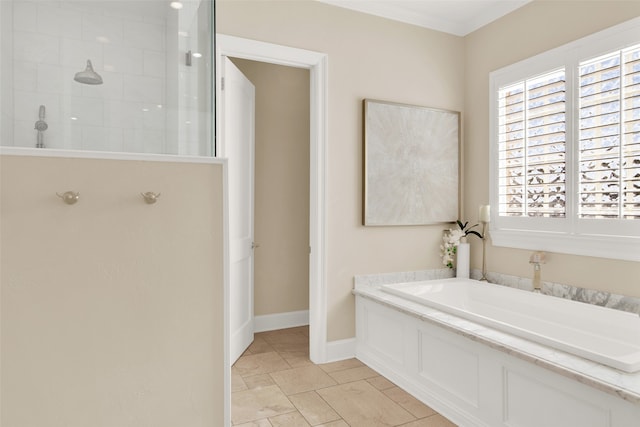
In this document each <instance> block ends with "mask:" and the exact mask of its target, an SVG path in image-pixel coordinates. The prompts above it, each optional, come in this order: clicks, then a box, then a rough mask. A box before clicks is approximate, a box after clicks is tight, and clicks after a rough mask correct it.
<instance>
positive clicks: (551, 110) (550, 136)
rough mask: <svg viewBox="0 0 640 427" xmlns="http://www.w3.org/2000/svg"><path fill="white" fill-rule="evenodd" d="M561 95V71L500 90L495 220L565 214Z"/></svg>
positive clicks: (563, 73)
mask: <svg viewBox="0 0 640 427" xmlns="http://www.w3.org/2000/svg"><path fill="white" fill-rule="evenodd" d="M565 92H566V83H565V72H564V70H557V71H553V72H551V73H547V74H544V75H542V76H538V77H535V78H532V79H528V80H524V81H521V82H517V83H515V84H512V85H509V86H507V87H504V88H501V89H500V91H499V95H498V108H499V112H498V127H499V129H498V146H499V148H498V156H499V173H498V180H499V185H498V186H499V189H498V204H499V209H498V211H499V215H502V216H536V217H554V218H558V217H564V216H565V215H566V195H565V193H566V188H565V171H566V164H565V161H566V159H565V141H566V138H565V136H566V132H565V130H566V129H565V127H566V125H565V108H566V107H565Z"/></svg>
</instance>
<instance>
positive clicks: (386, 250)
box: [216, 0, 640, 340]
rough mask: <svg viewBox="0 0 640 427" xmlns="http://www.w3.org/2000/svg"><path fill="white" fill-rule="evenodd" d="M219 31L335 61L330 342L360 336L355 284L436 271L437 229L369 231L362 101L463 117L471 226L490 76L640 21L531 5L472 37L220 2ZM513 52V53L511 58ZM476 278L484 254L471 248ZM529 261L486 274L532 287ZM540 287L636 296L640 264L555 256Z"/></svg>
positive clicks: (288, 7)
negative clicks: (547, 283) (364, 212)
mask: <svg viewBox="0 0 640 427" xmlns="http://www.w3.org/2000/svg"><path fill="white" fill-rule="evenodd" d="M216 12H217V31H218V32H220V33H224V34H230V35H235V36H239V37H245V38H249V39H256V40H262V41H267V42H271V43H276V44H282V45H286V46H293V47H299V48H303V49H309V50H315V51H318V52H323V53H326V54H328V57H329V147H328V153H329V157H328V189H327V196H328V203H327V209H328V233H327V234H328V235H327V238H328V264H327V269H328V274H327V286H328V313H327V314H328V319H329V320H328V339H329V340H337V339H342V338H349V337H352V336H353V335H354V316H353V314H354V304H353V297H352V296H351V294H350V290H351V287H352V278H353V276H354V275H355V274H368V273H379V272H392V271H407V270H419V269H426V268H439V267H440V266H441V264H440V254H439V248H438V247H439V243H440V237H441V233H440V231H441V229H442V227H380V228H372V227H363V226H361V225H360V224H361V223H360V218H361V197H362V178H361V175H362V142H361V140H362V131H361V128H362V113H361V102H362V99H363V98H373V99H381V100H388V101H395V102H402V103H409V104H417V105H426V106H431V107H437V108H445V109H450V110H456V111H462V113H463V114H462V120H463V124H464V126H463V140H464V149H463V152H464V173H463V175H464V176H463V182H464V205H465V209H464V217H465V219H468V220H470V221H473V220H476V219H477V214H478V213H477V211H478V206H479V205H480V204H486V203H487V202H488V199H489V184H488V175H489V171H488V165H489V158H488V151H489V150H488V147H489V146H488V144H489V142H488V136H489V129H488V121H489V116H488V114H489V113H488V110H487V108H488V105H489V100H488V93H489V92H488V78H489V76H488V73H489V72H490V71H492V70H495V69H497V68H500V67H503V66H505V65H508V64H510V63H513V62H515V61H518V60H520V59H523V58H526V57H529V56H531V55H534V54H536V53H540V52H542V51H544V50H547V49H550V48H553V47H556V46H559V45H561V44H563V43H566V42H569V41H571V40H574V39H576V38H579V37H582V36H584V35H587V34H589V33H592V32H594V31H597V30H600V29H603V28H605V27H608V26H611V25H614V24H616V23H619V22H622V21H624V20H627V19H630V18H633V17H635V16H638V15H639V14H640V2H627V1H621V2H617V1H540V0H537V1H534V2H533V3H531V4H529V5H527V6H525V7H523V8H522V9H520V10H518V11H516V12H514V13H512V14H510V15H507V16H506V17H504V18H502V19H500V20H499V21H497V22H495V23H494V24H491V25H489V26H487V27H485V28H483V29H480V30H478V31H476V32H475V33H473V34H471V35H469V36H467V37H465V38H461V37H455V36H450V35H447V34H443V33H439V32H435V31H430V30H425V29H422V28H419V27H415V26H411V25H406V24H402V23H397V22H393V21H388V20H384V19H381V18H377V17H374V16H369V15H365V14H360V13H357V12H352V11H348V10H342V9H339V8H335V7H332V6H328V5H325V4H322V3H317V2H313V1H307V0H301V1H295V2H286V1H274V0H269V1H260V0H255V1H251V0H247V1H234V0H218V2H217V11H216ZM516 46H517V49H514V47H516ZM472 245H473V253H472V267H474V268H479V267H480V263H481V254H480V249H481V246H480V244H479V242H477V241H473V242H472ZM528 258H529V253H528V252H527V251H520V250H512V249H505V248H495V247H491V246H489V248H488V267H489V270H491V271H497V272H501V273H505V274H513V275H518V276H526V277H528V276H531V275H532V270H531V267H530V265H529V264H528ZM542 276H543V279H544V280H552V281H557V282H561V283H569V284H575V285H579V286H585V287H590V288H595V289H603V290H609V291H614V292H620V293H625V294H629V295H635V296H638V295H640V283H638V282H639V280H640V279H639V278H640V263H634V262H625V261H612V260H605V259H596V258H587V257H578V256H568V255H560V254H549V257H548V263H547V264H546V265H545V266H543V270H542Z"/></svg>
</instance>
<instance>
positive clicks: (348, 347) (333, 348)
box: [327, 338, 356, 363]
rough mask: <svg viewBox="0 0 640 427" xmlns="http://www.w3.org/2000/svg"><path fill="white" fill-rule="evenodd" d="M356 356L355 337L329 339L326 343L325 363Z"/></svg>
mask: <svg viewBox="0 0 640 427" xmlns="http://www.w3.org/2000/svg"><path fill="white" fill-rule="evenodd" d="M352 357H356V339H355V338H347V339H344V340H337V341H329V342H328V343H327V363H329V362H337V361H338V360H345V359H351V358H352Z"/></svg>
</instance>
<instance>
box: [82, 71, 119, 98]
mask: <svg viewBox="0 0 640 427" xmlns="http://www.w3.org/2000/svg"><path fill="white" fill-rule="evenodd" d="M100 75H101V76H102V79H103V81H104V83H103V84H101V85H83V84H80V83H78V82H73V85H74V86H75V88H79V89H80V90H81V94H82V96H84V97H88V98H100V99H104V100H112V99H113V100H121V99H122V94H123V91H124V89H123V78H122V74H120V73H110V72H108V71H101V72H100Z"/></svg>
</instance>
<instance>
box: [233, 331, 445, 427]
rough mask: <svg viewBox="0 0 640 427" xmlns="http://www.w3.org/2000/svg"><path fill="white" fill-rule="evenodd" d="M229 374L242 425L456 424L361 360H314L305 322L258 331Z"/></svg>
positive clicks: (236, 419) (356, 426)
mask: <svg viewBox="0 0 640 427" xmlns="http://www.w3.org/2000/svg"><path fill="white" fill-rule="evenodd" d="M231 376H232V385H231V388H232V390H231V391H232V394H231V406H232V409H231V421H232V424H233V425H234V426H238V427H252V426H253V427H303V426H325V427H347V426H351V427H377V426H404V427H455V424H453V423H451V422H450V421H448V420H447V419H446V418H444V417H443V416H442V415H440V414H438V413H437V412H435V411H434V410H433V409H431V408H429V407H428V406H426V405H424V404H422V403H421V402H419V401H418V400H417V399H415V398H414V397H413V396H411V395H409V394H408V393H406V392H405V391H404V390H402V389H400V388H399V387H397V386H396V385H395V384H393V383H392V382H390V381H389V380H387V379H386V378H384V377H382V376H381V375H379V374H378V373H377V372H375V371H374V370H373V369H371V368H369V367H368V366H365V365H364V364H363V363H362V362H360V361H359V360H357V359H349V360H343V361H340V362H334V363H327V364H324V365H315V364H313V363H312V362H311V361H310V360H309V328H308V327H306V326H302V327H299V328H291V329H283V330H280V331H270V332H262V333H258V334H256V335H255V341H254V342H253V344H251V346H250V347H249V348H248V349H247V351H245V352H244V354H243V355H242V356H241V357H240V358H239V359H238V361H237V362H236V363H235V364H234V365H233V367H232V368H231Z"/></svg>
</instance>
